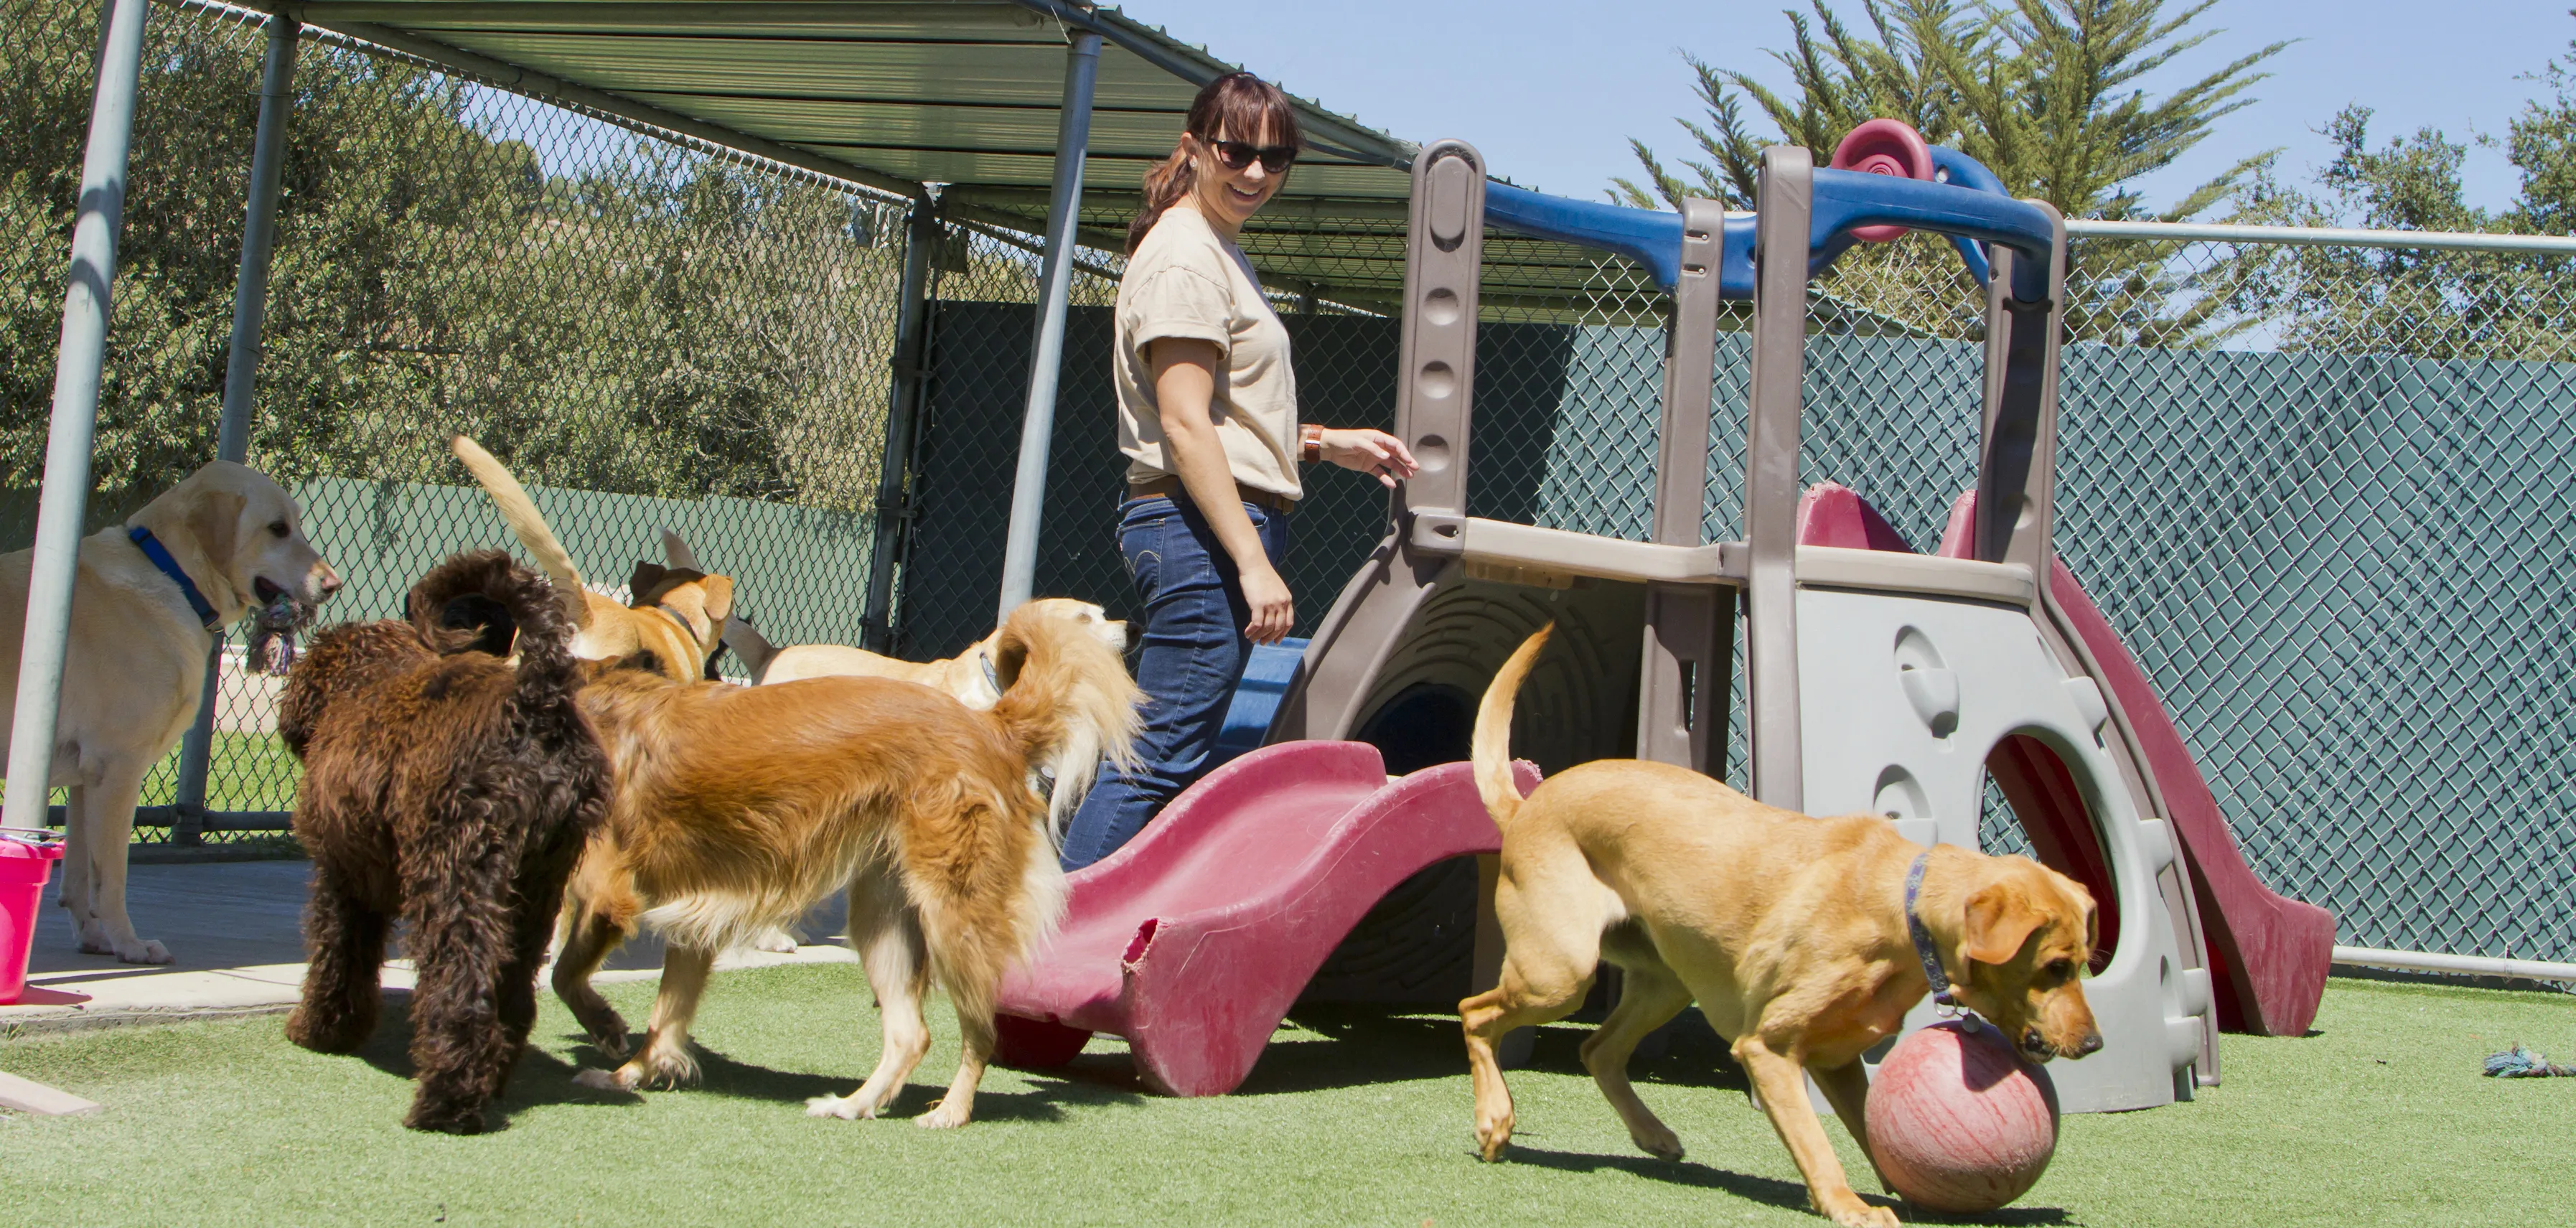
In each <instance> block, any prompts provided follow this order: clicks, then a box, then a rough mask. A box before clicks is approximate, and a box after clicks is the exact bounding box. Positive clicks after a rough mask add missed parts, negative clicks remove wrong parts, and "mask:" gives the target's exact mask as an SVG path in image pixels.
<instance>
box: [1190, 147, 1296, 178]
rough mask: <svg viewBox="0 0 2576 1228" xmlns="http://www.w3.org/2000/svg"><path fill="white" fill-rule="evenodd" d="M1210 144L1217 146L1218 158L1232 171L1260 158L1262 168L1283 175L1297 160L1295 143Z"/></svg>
mask: <svg viewBox="0 0 2576 1228" xmlns="http://www.w3.org/2000/svg"><path fill="white" fill-rule="evenodd" d="M1209 144H1211V145H1214V146H1215V147H1216V160H1217V161H1219V162H1223V163H1225V169H1227V170H1230V171H1239V170H1242V169H1243V168H1245V167H1247V166H1250V165H1252V160H1253V159H1255V158H1259V159H1261V169H1263V170H1265V171H1268V172H1270V173H1271V174H1273V175H1283V174H1286V173H1287V172H1288V165H1289V164H1290V163H1292V162H1295V161H1296V160H1297V147H1296V146H1294V145H1255V144H1253V143H1251V142H1250V141H1211V142H1209Z"/></svg>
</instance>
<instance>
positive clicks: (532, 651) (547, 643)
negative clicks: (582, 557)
mask: <svg viewBox="0 0 2576 1228" xmlns="http://www.w3.org/2000/svg"><path fill="white" fill-rule="evenodd" d="M405 606H406V613H407V614H408V616H409V618H410V622H411V625H412V627H413V628H414V629H416V630H417V631H418V632H419V633H420V637H421V639H422V641H423V642H425V643H427V644H428V645H429V646H430V649H431V650H432V651H434V652H441V653H448V652H461V651H465V650H468V649H477V650H481V651H484V652H489V653H491V654H492V655H494V656H509V655H512V654H515V655H517V657H518V659H519V669H518V692H519V696H520V698H521V699H522V700H524V701H529V702H552V701H554V700H556V699H561V698H565V697H568V696H569V695H570V694H571V693H572V689H573V687H574V684H575V680H576V671H577V670H578V669H579V667H580V663H579V661H578V660H577V659H576V658H575V657H574V656H573V655H572V637H573V627H572V622H571V620H570V619H567V618H565V617H564V612H563V604H562V602H561V601H559V600H558V599H557V597H556V589H555V586H554V585H552V584H550V583H548V582H547V580H546V578H545V577H544V576H541V575H538V574H537V573H536V572H534V571H531V570H529V569H528V568H525V567H521V566H519V565H518V564H517V563H515V562H512V561H511V559H510V556H509V555H508V554H507V553H506V552H503V551H499V550H477V551H473V552H471V553H467V554H458V555H453V556H451V557H449V558H448V560H447V561H446V562H444V563H440V564H439V565H438V566H436V567H434V568H431V569H430V572H429V574H428V575H425V576H422V577H421V578H420V581H419V583H416V584H414V585H412V586H411V596H410V598H409V599H408V600H407V601H406V602H405Z"/></svg>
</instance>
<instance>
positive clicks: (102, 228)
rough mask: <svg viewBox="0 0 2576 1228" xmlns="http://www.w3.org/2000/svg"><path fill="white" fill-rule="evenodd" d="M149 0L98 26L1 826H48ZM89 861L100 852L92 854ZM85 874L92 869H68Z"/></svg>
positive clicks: (119, 3)
mask: <svg viewBox="0 0 2576 1228" xmlns="http://www.w3.org/2000/svg"><path fill="white" fill-rule="evenodd" d="M149 8H150V5H149V4H148V3H147V0H108V4H107V11H106V14H105V17H104V20H102V21H101V22H100V23H99V55H98V88H97V90H96V92H95V93H93V94H92V95H91V96H90V109H89V146H88V150H87V152H86V153H84V154H83V155H82V158H81V182H80V209H79V213H78V214H77V216H75V218H74V219H73V222H72V259H71V270H70V274H69V276H68V278H67V279H66V280H67V281H68V282H69V283H70V284H69V287H68V288H67V289H66V290H65V292H64V294H63V331H62V341H61V344H60V346H59V347H58V348H57V349H56V351H55V355H54V407H53V422H52V424H51V426H50V427H49V428H48V430H47V434H46V437H45V478H44V489H43V492H42V493H41V494H40V495H39V496H38V497H37V501H36V548H35V556H34V558H33V559H32V560H31V562H30V564H29V568H28V572H29V574H28V577H27V618H26V622H25V624H24V626H25V629H26V637H25V640H24V641H23V643H22V644H21V646H20V649H19V654H18V694H17V700H16V707H15V708H14V709H12V715H11V718H10V734H11V736H10V739H9V785H8V789H7V792H6V794H5V800H0V826H8V827H16V828H29V829H32V828H41V827H44V826H45V794H46V792H47V787H46V786H47V785H48V784H49V783H50V780H51V777H52V776H53V770H54V751H55V737H56V734H57V733H58V732H59V728H58V725H57V718H58V717H60V716H61V708H60V701H61V699H62V692H63V655H64V652H65V650H66V649H67V648H69V646H70V643H71V631H72V582H73V579H74V578H75V577H76V576H77V575H78V573H79V566H80V539H81V521H82V520H83V519H85V518H86V517H87V515H88V513H89V484H90V476H91V474H90V460H91V453H92V448H93V445H94V444H95V443H96V437H97V431H98V390H99V383H100V378H101V376H102V374H103V373H104V372H105V369H106V365H107V321H108V311H109V308H110V305H111V302H112V299H111V297H110V296H111V292H112V290H113V288H114V286H115V282H116V241H117V235H118V232H119V231H120V230H121V229H123V227H124V224H125V165H126V153H127V150H128V149H129V147H130V146H131V144H132V141H133V137H134V96H135V92H136V87H137V84H138V81H139V79H140V78H141V76H142V71H143V18H144V14H145V13H146V12H147V11H149ZM92 853H93V855H96V854H97V850H92ZM63 872H64V873H65V874H67V875H68V874H87V873H89V872H90V871H89V867H88V866H65V867H63Z"/></svg>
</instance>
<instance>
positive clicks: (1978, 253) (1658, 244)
mask: <svg viewBox="0 0 2576 1228" xmlns="http://www.w3.org/2000/svg"><path fill="white" fill-rule="evenodd" d="M1932 160H1933V165H1934V166H1935V167H1937V168H1939V169H1940V170H1941V171H1942V172H1944V175H1945V177H1946V178H1947V179H1948V182H1947V183H1924V182H1921V181H1919V180H1913V179H1898V178H1895V177H1894V176H1890V175H1867V174H1862V173H1859V172H1857V171H1837V170H1828V169H1824V168H1818V169H1817V170H1816V172H1815V215H1814V222H1813V225H1812V226H1811V227H1810V228H1809V232H1808V250H1809V251H1810V253H1811V255H1810V257H1809V273H1810V274H1811V275H1812V274H1815V273H1821V272H1823V271H1824V270H1825V269H1826V268H1827V267H1829V266H1830V265H1832V264H1833V262H1834V258H1835V257H1837V256H1840V255H1841V254H1842V253H1844V252H1845V251H1848V250H1850V248H1851V245H1852V243H1853V239H1852V238H1851V233H1850V232H1851V230H1852V228H1853V227H1856V226H1878V225H1897V226H1905V227H1909V228H1911V229H1915V230H1926V231H1931V232H1933V233H1935V234H1940V235H1943V236H1946V237H1947V238H1948V239H1949V240H1950V243H1951V246H1953V247H1955V248H1957V249H1958V251H1959V258H1960V260H1961V261H1963V262H1965V263H1966V265H1967V267H1968V271H1969V272H1970V273H1971V274H1973V275H1974V276H1975V277H1976V279H1977V282H1978V284H1980V285H1982V284H1984V282H1985V280H1986V276H1987V264H1986V256H1985V252H1984V251H1983V250H1981V249H1980V248H1979V247H1978V246H1977V245H1978V244H1979V243H1980V242H1984V243H2002V244H2005V245H2006V246H2009V247H2012V248H2015V249H2018V250H2020V251H2022V252H2024V253H2026V254H2027V255H2028V256H2029V257H2030V259H2028V260H2024V261H2021V262H2020V267H2021V268H2024V269H2030V270H2032V271H2033V273H2034V275H2037V274H2038V273H2039V272H2040V271H2041V270H2045V269H2046V267H2047V262H2048V255H2049V246H2050V244H2051V243H2052V242H2053V241H2054V240H2055V234H2054V232H2053V230H2052V229H2051V227H2050V226H2049V223H2048V216H2047V215H2046V214H2045V213H2042V212H2041V211H2040V210H2038V209H2035V208H2032V207H2031V206H2029V205H2026V204H2023V203H2021V202H2020V201H2017V200H2014V199H2012V198H2011V197H2010V196H2008V195H2006V194H2005V192H2004V186H2003V183H2002V181H2000V180H1998V179H1996V178H1995V176H1994V173H1993V172H1991V171H1988V170H1987V169H1986V168H1985V167H1983V166H1981V165H1979V164H1978V163H1977V161H1976V159H1974V158H1970V157H1968V156H1967V155H1966V154H1963V153H1960V152H1959V151H1957V150H1955V149H1947V148H1943V147H1941V146H1937V145H1936V146H1934V147H1933V148H1932ZM1485 221H1486V224H1488V225H1490V226H1493V227H1494V228H1495V229H1498V230H1505V231H1509V232H1511V233H1513V234H1518V235H1527V236H1529V237H1531V238H1536V239H1554V240H1558V241H1560V242H1566V243H1575V244H1580V245H1582V246H1585V247H1590V248H1597V249H1599V250H1602V251H1608V252H1615V253H1617V254H1619V255H1622V256H1626V257H1628V258H1629V259H1632V260H1635V261H1636V262H1637V263H1639V264H1641V265H1644V266H1645V267H1646V269H1647V271H1648V272H1650V273H1652V274H1653V275H1654V278H1655V284H1657V285H1660V286H1663V287H1664V288H1666V289H1670V288H1672V287H1673V286H1674V285H1676V284H1678V283H1679V282H1680V280H1681V245H1682V219H1681V215H1680V214H1678V213H1665V212H1662V211H1659V210H1650V209H1628V208H1623V207H1621V206H1618V205H1610V204H1601V203H1597V202H1594V201H1586V200H1569V199H1567V198H1565V197H1562V196H1547V195H1543V194H1541V193H1537V192H1532V191H1529V190H1527V189H1524V188H1515V187H1512V186H1510V185H1508V184H1501V183H1489V184H1487V185H1486V186H1485ZM1753 226H1754V220H1753V218H1751V217H1750V216H1746V215H1737V216H1732V217H1729V218H1727V219H1726V233H1725V235H1724V239H1723V242H1722V244H1721V255H1720V262H1719V266H1718V293H1719V296H1720V297H1722V298H1726V299H1730V300H1744V299H1750V298H1752V297H1753ZM2034 284H2037V283H2034ZM2044 292H2045V291H2044V290H2043V291H2039V292H2038V293H2044ZM2024 297H2033V295H2032V294H2030V293H2025V294H2024Z"/></svg>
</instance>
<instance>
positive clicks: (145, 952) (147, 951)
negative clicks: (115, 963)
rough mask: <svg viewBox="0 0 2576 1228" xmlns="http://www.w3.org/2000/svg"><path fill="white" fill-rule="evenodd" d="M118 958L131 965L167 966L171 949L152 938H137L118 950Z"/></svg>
mask: <svg viewBox="0 0 2576 1228" xmlns="http://www.w3.org/2000/svg"><path fill="white" fill-rule="evenodd" d="M116 958H117V959H119V960H121V961H123V962H125V963H129V964H166V963H169V962H170V948H168V947H165V946H162V945H161V944H160V943H159V942H158V941H155V940H153V939H150V938H137V939H135V940H134V941H133V942H131V943H126V944H123V945H120V946H118V947H117V948H116Z"/></svg>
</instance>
